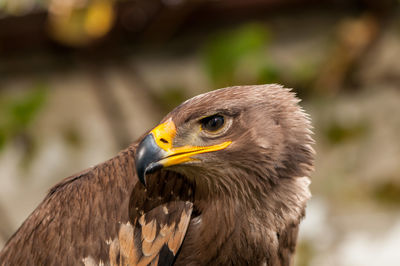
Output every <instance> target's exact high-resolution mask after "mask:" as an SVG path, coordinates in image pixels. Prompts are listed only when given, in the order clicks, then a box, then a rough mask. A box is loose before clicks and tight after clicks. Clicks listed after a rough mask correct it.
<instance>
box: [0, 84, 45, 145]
mask: <svg viewBox="0 0 400 266" xmlns="http://www.w3.org/2000/svg"><path fill="white" fill-rule="evenodd" d="M46 95H47V88H46V86H45V85H44V84H37V85H36V86H34V88H32V89H30V90H27V91H26V92H25V93H23V94H21V95H18V96H16V95H14V96H10V95H4V93H3V95H1V96H2V97H1V98H0V150H1V149H2V148H3V147H4V145H5V144H6V142H7V141H9V140H11V139H13V138H14V137H16V136H17V135H19V134H21V133H22V132H24V131H25V130H26V129H27V127H28V126H29V125H30V124H31V123H32V121H33V120H34V118H35V117H36V115H37V113H38V111H39V110H40V108H41V107H42V106H43V105H44V103H45V99H46Z"/></svg>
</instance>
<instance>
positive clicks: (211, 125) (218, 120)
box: [200, 115, 225, 132]
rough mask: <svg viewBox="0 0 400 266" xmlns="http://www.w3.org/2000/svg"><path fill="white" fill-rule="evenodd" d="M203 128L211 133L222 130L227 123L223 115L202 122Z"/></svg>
mask: <svg viewBox="0 0 400 266" xmlns="http://www.w3.org/2000/svg"><path fill="white" fill-rule="evenodd" d="M200 123H201V128H202V129H204V130H207V131H210V132H215V131H217V130H219V129H220V128H222V126H223V125H224V123H225V120H224V117H223V116H222V115H212V116H208V117H205V118H203V119H201V120H200Z"/></svg>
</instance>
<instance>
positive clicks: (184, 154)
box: [150, 119, 232, 167]
mask: <svg viewBox="0 0 400 266" xmlns="http://www.w3.org/2000/svg"><path fill="white" fill-rule="evenodd" d="M150 133H151V134H153V136H154V138H155V141H156V143H157V145H158V146H159V147H160V148H161V149H163V150H164V151H166V152H167V156H166V157H165V158H164V159H162V160H161V161H160V163H161V164H162V165H163V166H164V167H167V166H171V165H176V164H180V163H184V162H189V161H194V160H196V159H193V158H190V157H191V156H193V155H196V154H200V153H206V152H213V151H218V150H223V149H225V148H226V147H228V146H229V145H230V144H231V143H232V141H225V142H223V143H220V144H216V145H212V146H190V145H186V146H182V147H177V148H173V147H172V143H173V140H174V138H175V135H176V127H175V124H174V122H173V121H172V120H171V119H168V120H167V121H166V122H164V123H162V124H160V125H158V126H157V127H155V128H154V129H153V130H152V131H151V132H150Z"/></svg>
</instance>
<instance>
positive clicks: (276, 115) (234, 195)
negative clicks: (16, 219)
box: [0, 85, 314, 265]
mask: <svg viewBox="0 0 400 266" xmlns="http://www.w3.org/2000/svg"><path fill="white" fill-rule="evenodd" d="M312 142H313V141H312V138H311V137H310V124H309V120H308V118H307V116H306V115H305V114H304V113H303V111H302V110H301V108H300V107H299V106H298V100H297V99H296V98H295V96H294V94H293V93H291V92H290V91H289V90H288V89H284V88H282V87H281V86H279V85H263V86H239V87H231V88H225V89H221V90H216V91H212V92H210V93H206V94H203V95H199V96H197V97H194V98H192V99H190V100H188V101H186V102H184V103H183V104H181V105H180V106H178V107H177V108H175V109H174V110H173V111H172V112H171V113H170V114H168V115H167V116H166V117H165V118H164V119H163V121H162V123H161V124H160V125H159V126H158V127H156V128H155V129H153V130H152V131H150V133H148V134H145V135H144V136H143V137H142V138H140V139H139V141H138V142H136V143H134V144H132V145H131V146H130V147H129V148H128V149H126V150H124V151H122V152H120V153H119V154H118V155H117V156H116V157H115V158H113V159H111V160H109V161H106V162H104V163H102V164H99V165H97V166H95V167H93V168H90V169H88V170H86V171H84V172H82V173H80V174H78V175H75V176H72V177H69V178H67V179H65V180H64V181H62V182H61V183H59V184H57V185H56V186H55V187H53V188H52V189H51V190H50V192H49V194H48V195H47V196H46V198H45V199H44V200H43V202H42V203H41V204H40V205H39V206H38V207H37V209H36V210H35V211H34V212H33V213H32V214H31V215H30V216H29V217H28V218H27V220H26V221H25V222H24V223H23V224H22V226H21V227H20V228H19V229H18V231H17V232H16V233H15V234H14V235H13V236H12V237H11V238H10V240H9V241H8V242H7V244H6V246H5V247H4V249H3V250H2V251H1V253H0V262H1V265H63V264H65V265H78V264H85V265H97V264H99V263H100V264H101V263H104V264H106V265H107V264H111V265H121V264H122V265H127V264H128V265H148V264H151V265H171V264H174V265H289V264H290V262H291V260H292V255H293V253H294V250H295V246H296V238H297V232H298V227H299V223H300V220H301V218H302V217H303V216H304V209H305V204H306V201H307V199H308V198H309V196H310V194H309V191H308V183H309V181H308V178H307V176H309V174H310V171H311V170H312V168H313V155H314V152H313V150H312V148H311V146H310V145H311V144H312ZM138 181H141V182H138ZM142 183H143V184H142Z"/></svg>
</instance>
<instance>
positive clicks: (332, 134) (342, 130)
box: [325, 121, 368, 144]
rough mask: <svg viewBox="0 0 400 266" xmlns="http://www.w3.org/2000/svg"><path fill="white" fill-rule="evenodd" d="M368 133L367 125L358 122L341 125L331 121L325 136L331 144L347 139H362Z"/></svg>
mask: <svg viewBox="0 0 400 266" xmlns="http://www.w3.org/2000/svg"><path fill="white" fill-rule="evenodd" d="M367 131H368V126H367V123H364V122H358V123H354V124H349V125H343V124H341V123H338V122H337V121H333V122H332V123H331V124H330V125H329V127H328V128H327V129H326V130H325V136H326V138H327V139H328V141H329V142H330V143H332V144H336V143H341V142H344V141H346V140H349V139H354V138H359V137H362V136H363V135H364V134H365V133H366V132H367Z"/></svg>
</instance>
